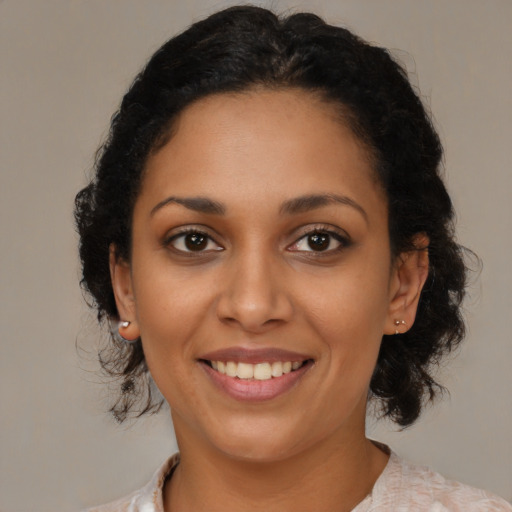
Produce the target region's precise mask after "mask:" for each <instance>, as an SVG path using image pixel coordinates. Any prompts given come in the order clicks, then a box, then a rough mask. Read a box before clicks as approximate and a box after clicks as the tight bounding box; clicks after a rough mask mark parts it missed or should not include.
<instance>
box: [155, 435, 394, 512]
mask: <svg viewBox="0 0 512 512" xmlns="http://www.w3.org/2000/svg"><path fill="white" fill-rule="evenodd" d="M177 437H178V444H179V446H180V454H181V460H180V464H179V466H178V467H177V468H176V471H175V473H174V474H173V477H172V479H171V480H170V481H169V482H168V483H167V485H166V487H165V489H164V505H165V506H164V509H165V511H166V512H171V511H172V512H174V511H179V510H208V511H211V512H216V511H219V512H221V511H222V512H225V510H226V509H227V510H237V511H240V512H252V511H261V510H265V511H267V512H272V511H276V512H277V511H279V512H288V511H290V512H292V511H293V512H296V511H297V510H337V511H340V512H343V511H346V512H349V511H350V510H352V509H353V508H354V507H355V506H356V505H357V504H358V503H359V502H361V501H362V500H363V499H364V498H365V497H366V496H367V495H368V494H369V493H370V492H371V489H372V487H373V485H374V483H375V481H376V480H377V478H378V476H379V475H380V473H381V472H382V471H383V469H384V467H385V465H386V463H387V460H388V455H387V454H385V453H384V452H382V451H381V450H380V449H379V448H377V447H376V446H375V445H374V444H373V443H372V442H371V441H369V440H368V439H366V438H365V436H364V430H363V433H362V434H361V435H358V436H351V438H350V439H345V440H344V442H343V441H340V440H339V439H336V436H334V438H333V439H329V440H324V441H322V442H321V443H318V444H316V445H315V446H312V447H310V448H309V449H307V450H304V451H301V452H300V453H299V454H296V455H293V456H291V457H288V458H286V459H283V460H277V461H276V460H273V461H252V460H250V461H248V460H240V459H237V458H234V457H231V456H228V455H226V454H224V453H222V452H219V451H218V450H216V449H215V448H212V447H211V446H208V445H207V444H206V443H202V442H201V441H200V440H198V439H194V440H193V442H192V443H190V442H189V441H191V440H187V439H180V437H179V435H178V436H177Z"/></svg>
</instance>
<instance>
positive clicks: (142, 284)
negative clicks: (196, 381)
mask: <svg viewBox="0 0 512 512" xmlns="http://www.w3.org/2000/svg"><path fill="white" fill-rule="evenodd" d="M153 268H154V269H155V271H152V270H147V269H145V271H144V272H141V273H139V274H138V275H137V274H135V277H136V279H135V297H136V311H137V320H138V323H139V327H140V331H141V338H142V342H143V346H144V353H145V355H146V359H147V361H148V365H149V366H150V369H151V371H152V373H158V368H159V367H161V366H164V365H165V366H166V367H167V368H168V367H170V366H172V367H177V366H178V363H179V362H180V361H187V360H189V359H192V357H193V356H192V350H193V346H192V345H191V344H190V343H189V340H191V339H193V338H194V334H195V333H196V331H197V330H198V329H200V327H201V323H202V320H203V318H204V315H205V314H206V311H207V310H208V307H209V304H210V303H211V298H210V296H209V294H208V289H209V287H207V286H202V284H201V283H200V282H196V281H191V280H190V279H189V278H188V279H186V278H185V277H184V276H183V275H181V274H180V273H179V272H171V271H165V267H163V268H162V266H160V267H158V266H154V267H153ZM156 269H159V271H158V272H157V271H156ZM154 376H155V377H156V375H154Z"/></svg>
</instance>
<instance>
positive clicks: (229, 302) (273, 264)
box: [218, 244, 292, 332]
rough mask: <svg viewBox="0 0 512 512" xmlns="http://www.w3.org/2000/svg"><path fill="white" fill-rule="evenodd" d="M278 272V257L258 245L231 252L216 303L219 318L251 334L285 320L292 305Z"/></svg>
mask: <svg viewBox="0 0 512 512" xmlns="http://www.w3.org/2000/svg"><path fill="white" fill-rule="evenodd" d="M282 270H283V269H282V268H281V265H280V264H279V258H278V257H277V256H276V255H274V254H273V253H272V252H271V251H265V250H262V248H261V246H260V247H255V246H254V244H248V245H247V246H246V247H244V248H243V249H240V250H239V251H236V252H234V254H233V257H232V258H231V259H230V261H229V264H228V266H227V274H228V278H227V279H226V280H225V282H224V287H223V291H222V295H221V297H220V300H219V304H218V316H219V318H221V320H224V321H230V322H236V323H237V324H239V325H240V326H241V327H242V328H243V329H244V330H247V331H251V332H258V331H261V330H265V329H267V328H268V327H270V326H272V325H275V324H276V323H280V322H285V321H287V320H289V318H290V316H291V313H292V305H291V301H290V298H289V297H288V294H287V293H286V288H285V286H284V285H285V283H284V275H283V272H282Z"/></svg>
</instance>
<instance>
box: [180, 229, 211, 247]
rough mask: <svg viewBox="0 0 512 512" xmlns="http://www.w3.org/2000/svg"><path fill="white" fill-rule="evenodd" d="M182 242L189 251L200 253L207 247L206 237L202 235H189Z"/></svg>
mask: <svg viewBox="0 0 512 512" xmlns="http://www.w3.org/2000/svg"><path fill="white" fill-rule="evenodd" d="M184 242H185V247H186V248H187V249H188V250H189V251H202V250H203V249H205V248H206V246H207V245H208V237H207V236H206V235H203V234H202V233H189V234H188V235H185V240H184Z"/></svg>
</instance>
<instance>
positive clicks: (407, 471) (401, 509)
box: [86, 452, 512, 512]
mask: <svg viewBox="0 0 512 512" xmlns="http://www.w3.org/2000/svg"><path fill="white" fill-rule="evenodd" d="M178 462H179V454H175V455H173V456H172V457H171V458H170V459H169V460H167V462H166V463H165V464H164V465H163V466H162V467H161V468H160V469H159V470H158V471H157V472H156V473H155V474H154V476H153V478H152V479H151V480H150V482H149V483H148V484H147V485H146V486H144V487H143V488H142V489H139V490H138V491H135V492H134V493H132V494H130V495H129V496H126V497H125V498H123V499H120V500H117V501H114V502H112V503H110V504H107V505H102V506H99V507H93V508H90V509H88V510H87V511H86V512H164V509H163V501H162V489H163V485H164V482H165V480H166V478H167V477H168V476H169V475H170V474H171V473H172V471H173V470H174V468H175V467H176V466H177V464H178ZM477 511H478V512H482V511H493V512H494V511H496V512H512V505H510V504H509V503H508V502H506V501H505V500H503V499H502V498H500V497H498V496H495V495H493V494H491V493H488V492H486V491H483V490H480V489H475V488H474V487H470V486H468V485H465V484H461V483H459V482H455V481H451V480H446V479H445V478H444V477H443V476H441V475H440V474H439V473H435V472H434V471H432V470H430V469H429V468H426V467H422V466H416V465H413V464H410V463H408V462H406V461H405V460H403V459H401V458H400V457H398V456H397V455H396V454H395V453H393V452H391V455H390V458H389V461H388V464H387V465H386V467H385V468H384V471H383V472H382V474H381V475H380V477H379V478H378V479H377V481H376V482H375V485H374V487H373V490H372V492H371V494H370V495H369V496H367V497H366V498H365V499H364V500H363V501H362V502H361V503H359V505H357V506H356V507H355V508H354V509H353V510H352V512H477ZM315 512H316V511H315ZM321 512H326V511H321Z"/></svg>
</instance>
